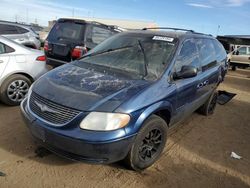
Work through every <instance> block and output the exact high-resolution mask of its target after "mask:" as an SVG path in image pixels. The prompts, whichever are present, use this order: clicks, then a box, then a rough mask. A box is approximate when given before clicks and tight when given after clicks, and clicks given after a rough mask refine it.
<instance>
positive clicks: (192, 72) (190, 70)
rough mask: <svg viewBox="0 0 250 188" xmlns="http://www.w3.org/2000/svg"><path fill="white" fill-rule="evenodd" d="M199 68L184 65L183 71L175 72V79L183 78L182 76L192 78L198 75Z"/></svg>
mask: <svg viewBox="0 0 250 188" xmlns="http://www.w3.org/2000/svg"><path fill="white" fill-rule="evenodd" d="M197 72H198V70H197V68H195V67H194V66H190V65H184V66H182V67H181V71H180V72H177V73H174V79H182V78H192V77H195V76H196V75H197Z"/></svg>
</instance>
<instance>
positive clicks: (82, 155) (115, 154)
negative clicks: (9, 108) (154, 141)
mask: <svg viewBox="0 0 250 188" xmlns="http://www.w3.org/2000/svg"><path fill="white" fill-rule="evenodd" d="M27 109H28V108H27V99H25V100H24V101H23V102H22V103H21V112H22V117H23V119H24V121H25V122H26V124H27V126H28V128H29V129H30V131H31V134H32V135H33V136H34V137H35V139H36V140H37V141H38V143H39V144H41V145H42V146H44V147H46V148H47V149H48V150H50V151H52V152H54V153H56V154H58V155H61V156H63V157H66V158H68V159H71V160H76V161H86V162H91V163H105V164H107V163H113V162H116V161H120V160H122V159H124V158H125V157H126V155H127V154H128V152H129V150H130V148H131V145H132V143H133V141H134V136H130V137H122V138H119V139H116V140H107V141H103V140H102V141H100V142H98V141H96V142H93V141H88V140H84V138H79V137H78V138H74V137H73V136H68V135H63V134H62V133H61V132H60V128H55V129H54V130H53V129H51V128H46V126H44V125H42V124H41V121H39V120H38V119H36V118H35V117H34V116H32V115H31V114H30V113H29V112H28V110H27ZM88 132H89V133H90V134H93V131H88ZM85 133H86V132H85ZM83 134H84V133H83ZM102 134H105V133H102ZM83 136H84V135H83Z"/></svg>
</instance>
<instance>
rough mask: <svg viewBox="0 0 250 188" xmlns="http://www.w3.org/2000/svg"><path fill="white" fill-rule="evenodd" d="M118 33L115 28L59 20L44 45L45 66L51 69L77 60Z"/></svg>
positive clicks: (78, 20) (98, 24)
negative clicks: (47, 65) (49, 66)
mask: <svg viewBox="0 0 250 188" xmlns="http://www.w3.org/2000/svg"><path fill="white" fill-rule="evenodd" d="M118 32H120V30H119V29H118V28H116V27H115V26H109V25H104V24H102V23H99V22H88V21H85V20H81V19H69V18H61V19H59V20H58V21H57V22H56V24H55V25H54V26H53V28H52V29H51V31H50V33H49V35H48V37H47V40H46V41H45V43H44V51H45V55H46V58H47V64H49V65H52V66H53V67H56V66H59V65H62V64H65V63H68V62H70V61H72V60H75V59H78V58H79V57H81V56H82V55H83V54H85V53H86V52H87V51H89V50H90V49H92V48H93V47H95V46H96V45H97V44H99V43H101V42H102V41H104V40H105V39H107V38H109V37H110V36H112V35H114V34H116V33H118Z"/></svg>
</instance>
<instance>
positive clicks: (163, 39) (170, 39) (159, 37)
mask: <svg viewBox="0 0 250 188" xmlns="http://www.w3.org/2000/svg"><path fill="white" fill-rule="evenodd" d="M153 40H162V41H167V42H173V41H174V38H170V37H162V36H154V37H153Z"/></svg>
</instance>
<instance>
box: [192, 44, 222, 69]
mask: <svg viewBox="0 0 250 188" xmlns="http://www.w3.org/2000/svg"><path fill="white" fill-rule="evenodd" d="M197 46H198V50H199V54H200V61H201V66H202V71H206V70H207V69H209V68H212V67H214V66H216V65H217V61H216V55H215V49H214V46H213V43H212V40H211V39H197Z"/></svg>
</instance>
